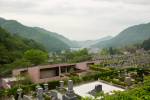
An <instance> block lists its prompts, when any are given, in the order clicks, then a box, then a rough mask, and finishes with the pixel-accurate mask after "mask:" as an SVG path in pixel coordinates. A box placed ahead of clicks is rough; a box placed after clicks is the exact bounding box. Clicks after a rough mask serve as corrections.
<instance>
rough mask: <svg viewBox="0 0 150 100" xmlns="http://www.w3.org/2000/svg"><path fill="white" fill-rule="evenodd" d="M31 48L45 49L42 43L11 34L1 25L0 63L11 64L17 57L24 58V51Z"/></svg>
mask: <svg viewBox="0 0 150 100" xmlns="http://www.w3.org/2000/svg"><path fill="white" fill-rule="evenodd" d="M29 49H40V50H43V51H45V50H44V48H43V47H42V46H41V45H39V44H37V43H36V42H34V41H33V40H27V39H24V38H21V37H19V36H17V35H15V36H14V35H11V34H10V33H9V32H7V31H6V30H4V29H2V28H1V27H0V65H3V64H9V63H12V62H14V61H15V60H16V59H20V58H22V55H23V53H24V52H25V51H26V50H29Z"/></svg>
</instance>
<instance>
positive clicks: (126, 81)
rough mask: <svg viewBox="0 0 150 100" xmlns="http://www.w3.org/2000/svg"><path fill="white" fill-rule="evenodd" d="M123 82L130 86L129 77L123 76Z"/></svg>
mask: <svg viewBox="0 0 150 100" xmlns="http://www.w3.org/2000/svg"><path fill="white" fill-rule="evenodd" d="M125 83H126V84H127V85H128V86H130V85H131V84H132V82H131V77H125Z"/></svg>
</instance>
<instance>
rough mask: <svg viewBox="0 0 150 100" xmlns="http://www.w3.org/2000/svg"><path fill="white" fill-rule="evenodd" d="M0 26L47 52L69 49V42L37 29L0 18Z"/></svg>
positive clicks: (57, 35)
mask: <svg viewBox="0 0 150 100" xmlns="http://www.w3.org/2000/svg"><path fill="white" fill-rule="evenodd" d="M0 26H1V27H2V28H3V29H6V30H7V31H9V32H10V33H11V34H16V35H19V36H21V37H24V38H27V39H33V40H35V41H36V42H38V43H40V44H42V45H43V46H44V47H45V48H46V49H47V50H48V51H60V50H63V49H69V48H70V43H71V41H70V40H69V39H66V38H65V37H63V36H61V35H59V34H57V33H54V32H50V31H47V30H45V29H42V28H38V27H28V26H24V25H22V24H21V23H19V22H17V21H15V20H6V19H3V18H0Z"/></svg>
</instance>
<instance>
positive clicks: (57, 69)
mask: <svg viewBox="0 0 150 100" xmlns="http://www.w3.org/2000/svg"><path fill="white" fill-rule="evenodd" d="M93 64H94V62H82V63H76V64H53V65H41V66H35V67H28V68H20V69H14V70H13V71H12V76H13V77H16V76H18V75H28V76H29V77H30V78H31V80H32V81H33V82H34V83H43V82H48V81H50V80H61V79H66V78H67V74H68V73H72V72H75V73H77V74H79V75H80V74H81V73H84V72H86V71H87V70H89V66H90V65H93Z"/></svg>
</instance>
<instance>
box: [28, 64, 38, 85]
mask: <svg viewBox="0 0 150 100" xmlns="http://www.w3.org/2000/svg"><path fill="white" fill-rule="evenodd" d="M28 74H29V77H30V78H31V79H32V81H33V82H35V83H37V82H38V80H39V78H40V73H39V68H38V67H31V68H28Z"/></svg>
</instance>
